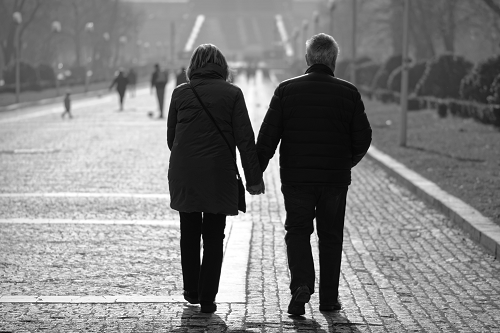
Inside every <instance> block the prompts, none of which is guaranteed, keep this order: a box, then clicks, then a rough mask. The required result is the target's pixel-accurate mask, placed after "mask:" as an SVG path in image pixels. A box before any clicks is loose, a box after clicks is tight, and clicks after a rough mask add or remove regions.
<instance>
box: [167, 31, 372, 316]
mask: <svg viewBox="0 0 500 333" xmlns="http://www.w3.org/2000/svg"><path fill="white" fill-rule="evenodd" d="M338 52H339V49H338V45H337V43H336V42H335V40H334V39H333V38H332V37H331V36H329V35H326V34H318V35H315V36H313V37H312V38H311V39H309V40H308V41H307V42H306V56H305V58H306V59H305V60H306V62H307V65H308V66H309V68H308V69H307V71H306V73H305V74H304V75H301V76H298V77H295V78H292V79H290V80H286V81H284V82H282V83H281V84H280V85H279V86H278V87H277V88H276V90H275V92H274V96H273V97H272V99H271V102H270V105H269V109H268V111H267V114H266V116H265V118H264V121H263V123H262V126H261V128H260V132H259V136H258V140H257V144H255V138H254V134H253V130H252V126H251V123H250V119H249V116H248V111H247V108H246V105H245V99H244V96H243V94H242V92H241V90H240V88H238V87H237V86H235V85H233V84H231V83H229V82H228V77H229V69H228V65H227V62H226V60H225V58H224V56H223V55H222V53H221V52H220V51H219V49H217V47H215V46H214V45H211V44H203V45H200V46H199V47H198V48H197V49H196V50H195V51H194V52H193V55H192V57H191V60H190V64H189V67H188V68H187V71H186V76H187V78H188V82H187V83H184V84H182V85H179V86H178V87H177V88H176V89H175V90H174V91H173V93H172V99H171V104H170V109H169V113H168V120H167V142H168V147H169V148H170V150H171V156H170V165H169V171H168V179H169V189H170V196H171V203H170V205H171V207H172V208H173V209H175V210H177V211H179V214H180V228H181V241H180V247H181V264H182V273H183V282H184V298H185V299H186V300H187V301H188V302H189V303H191V304H201V312H205V313H212V312H215V311H216V310H217V306H216V304H215V297H216V294H217V291H218V287H219V279H220V272H221V267H222V256H223V240H224V237H225V235H224V227H225V224H226V216H227V215H237V214H238V182H237V181H236V179H235V178H236V177H237V172H238V171H237V167H236V165H235V160H234V157H233V156H235V150H236V147H238V150H239V152H240V156H241V162H242V166H243V170H244V173H245V179H246V189H247V191H248V192H249V193H250V194H253V195H256V194H262V193H264V191H265V186H264V181H263V177H262V174H263V172H264V171H265V170H266V168H267V166H268V163H269V160H270V159H271V158H272V157H273V155H274V153H275V150H276V147H277V146H278V144H279V142H280V141H281V147H280V174H281V182H282V188H281V190H282V192H283V196H284V201H285V209H286V220H285V230H286V236H285V242H286V249H287V256H288V266H289V269H290V273H291V282H290V291H291V300H290V304H289V306H288V313H289V314H292V315H303V314H305V304H306V303H307V302H309V299H310V295H311V294H312V293H314V292H315V290H314V287H315V283H314V281H315V270H314V263H313V258H312V252H311V245H310V236H311V234H312V233H313V232H314V224H313V220H314V219H316V228H317V232H318V237H319V253H320V257H319V262H320V277H319V300H320V304H319V309H320V310H321V311H334V310H339V309H340V308H341V304H340V302H339V299H338V288H339V276H340V264H341V256H342V241H343V228H344V215H345V207H346V197H347V190H348V186H349V184H350V182H351V168H352V167H354V166H355V165H356V164H357V163H358V162H359V161H360V160H361V159H362V158H363V156H364V155H365V153H366V152H367V150H368V147H369V145H370V142H371V128H370V124H369V122H368V119H367V117H366V114H365V110H364V106H363V102H362V100H361V96H360V94H359V92H358V91H357V89H356V87H354V86H353V85H352V84H350V83H349V82H346V81H343V80H340V79H337V78H336V77H335V76H334V70H335V62H336V59H337V55H338ZM212 117H213V118H212ZM218 128H219V129H220V131H219V130H218ZM222 135H223V136H224V137H222ZM228 147H229V149H228ZM229 150H230V151H229ZM201 239H203V259H202V260H200V240H201Z"/></svg>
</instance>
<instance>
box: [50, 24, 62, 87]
mask: <svg viewBox="0 0 500 333" xmlns="http://www.w3.org/2000/svg"><path fill="white" fill-rule="evenodd" d="M51 29H52V33H53V34H58V33H60V32H61V22H59V21H54V22H52V28H51ZM54 48H55V50H56V65H55V66H54V67H55V68H54V76H55V79H56V96H59V75H58V74H59V73H58V72H59V71H58V68H57V65H58V62H59V61H58V60H59V54H58V50H57V43H56V46H55V47H54Z"/></svg>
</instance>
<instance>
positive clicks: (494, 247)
mask: <svg viewBox="0 0 500 333" xmlns="http://www.w3.org/2000/svg"><path fill="white" fill-rule="evenodd" d="M367 156H368V157H369V158H370V159H371V160H372V161H374V162H376V163H377V164H378V165H380V166H381V167H382V168H383V169H384V170H386V171H387V172H388V173H389V174H390V175H391V176H393V177H394V178H396V179H397V180H398V181H400V182H401V183H402V184H403V185H404V186H406V187H407V188H408V189H409V190H410V191H411V192H413V193H414V194H415V195H417V196H418V197H419V198H421V199H422V200H424V201H425V202H426V203H428V204H430V205H431V206H433V207H435V208H436V209H438V210H439V211H440V212H442V213H443V214H445V215H446V216H447V217H449V218H450V219H451V220H452V221H453V223H455V224H456V225H457V226H458V227H460V228H461V229H462V230H464V231H465V232H466V233H467V234H468V235H469V236H470V238H471V239H472V240H473V241H475V242H477V243H479V244H480V245H481V246H483V247H484V248H485V249H486V251H487V252H488V253H489V254H491V255H493V256H494V257H495V259H497V260H500V226H498V225H496V224H495V223H493V221H491V220H490V219H489V218H487V217H485V216H483V215H482V214H481V213H480V212H479V211H477V210H476V209H474V208H472V207H471V206H470V205H468V204H467V203H465V202H463V201H462V200H460V199H458V198H456V197H454V196H453V195H451V194H449V193H447V192H446V191H444V190H442V189H441V188H440V187H439V186H438V185H436V184H435V183H433V182H431V181H430V180H428V179H426V178H424V177H422V176H421V175H419V174H418V173H416V172H415V171H412V170H410V169H409V168H407V167H406V166H405V165H404V164H402V163H400V162H398V161H396V160H395V159H393V158H392V157H390V156H389V155H387V154H385V153H383V152H381V151H380V150H378V149H377V148H375V147H374V146H373V145H372V146H370V149H369V150H368V154H367Z"/></svg>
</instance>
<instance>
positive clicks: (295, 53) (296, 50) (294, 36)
mask: <svg viewBox="0 0 500 333" xmlns="http://www.w3.org/2000/svg"><path fill="white" fill-rule="evenodd" d="M299 34H300V33H299V29H298V28H295V29H294V30H293V32H292V40H293V56H294V57H295V59H298V58H299V55H298V54H299V48H298V40H299Z"/></svg>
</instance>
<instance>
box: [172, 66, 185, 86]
mask: <svg viewBox="0 0 500 333" xmlns="http://www.w3.org/2000/svg"><path fill="white" fill-rule="evenodd" d="M176 79H177V81H176V83H175V86H176V87H177V86H178V85H179V84H183V83H185V82H187V78H186V68H184V67H182V68H181V71H180V72H179V74H177V77H176Z"/></svg>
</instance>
